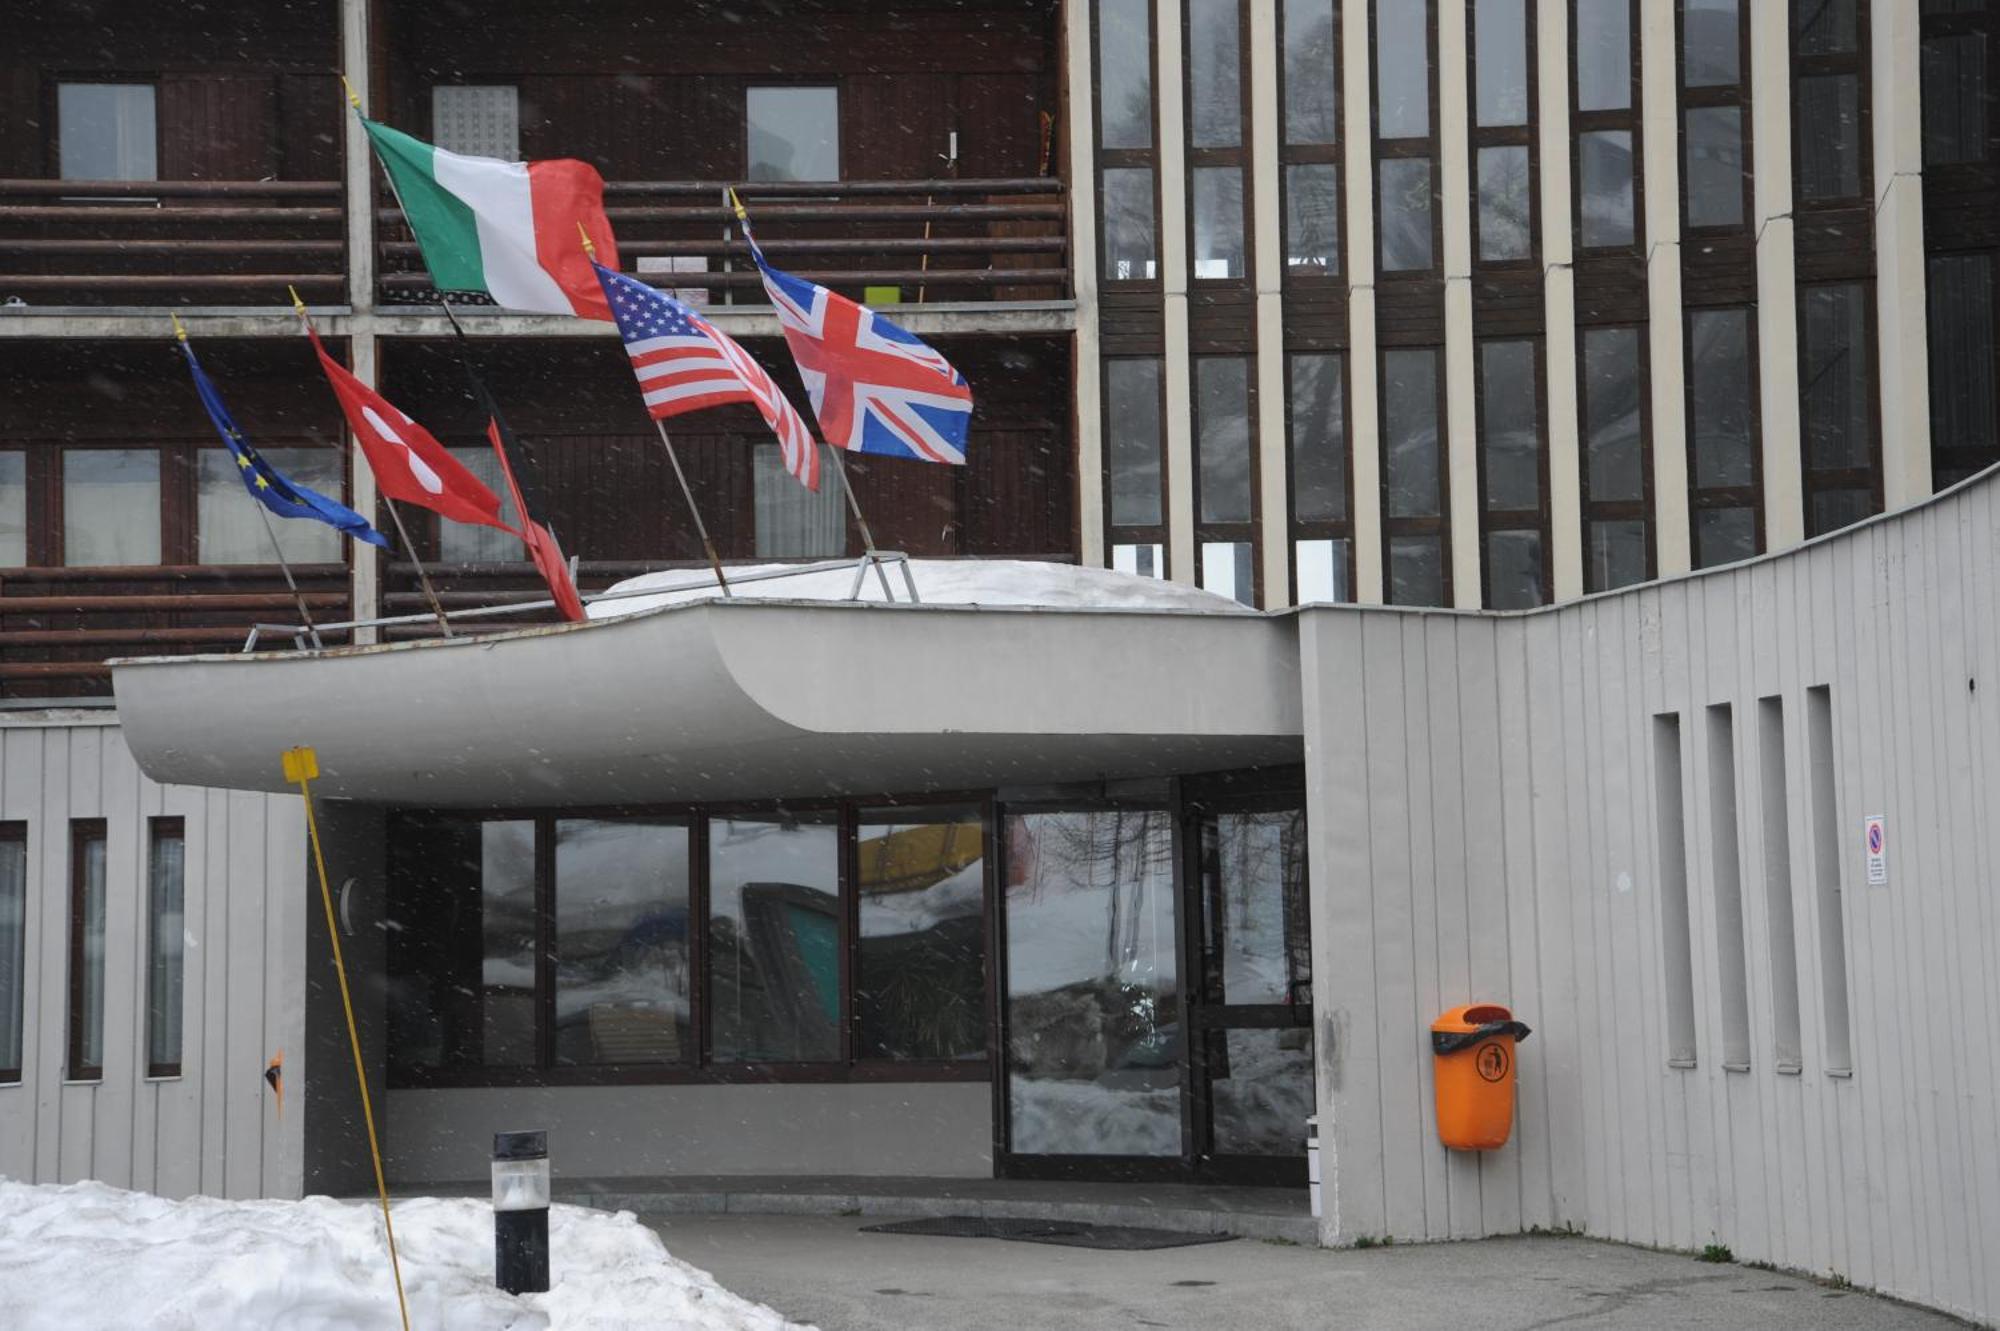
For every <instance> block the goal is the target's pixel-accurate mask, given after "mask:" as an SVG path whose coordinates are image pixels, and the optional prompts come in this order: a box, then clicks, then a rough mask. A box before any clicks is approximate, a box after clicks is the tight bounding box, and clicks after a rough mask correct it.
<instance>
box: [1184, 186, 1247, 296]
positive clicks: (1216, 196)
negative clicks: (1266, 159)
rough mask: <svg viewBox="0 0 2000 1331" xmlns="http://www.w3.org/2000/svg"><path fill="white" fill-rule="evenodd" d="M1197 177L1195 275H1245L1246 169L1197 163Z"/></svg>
mask: <svg viewBox="0 0 2000 1331" xmlns="http://www.w3.org/2000/svg"><path fill="white" fill-rule="evenodd" d="M1191 174H1192V175H1193V177H1194V188H1193V195H1194V275H1195V276H1196V277H1198V278H1228V277H1242V276H1243V275H1244V266H1243V172H1242V170H1241V169H1240V168H1238V167H1233V166H1198V167H1196V168H1195V169H1194V171H1193V172H1192V173H1191Z"/></svg>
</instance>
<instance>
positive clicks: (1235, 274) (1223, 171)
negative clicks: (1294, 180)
mask: <svg viewBox="0 0 2000 1331" xmlns="http://www.w3.org/2000/svg"><path fill="white" fill-rule="evenodd" d="M1186 35H1187V53H1188V58H1187V66H1186V67H1187V88H1186V95H1187V108H1188V109H1187V117H1188V123H1187V135H1188V161H1189V165H1190V167H1191V170H1190V173H1189V176H1190V181H1189V186H1190V187H1189V199H1190V202H1191V205H1192V208H1193V213H1194V218H1193V239H1194V245H1193V249H1192V251H1191V253H1190V256H1189V257H1190V258H1191V259H1192V261H1193V263H1194V271H1193V274H1192V275H1193V277H1194V278H1195V279H1196V280H1197V281H1223V280H1237V281H1240V280H1242V279H1243V278H1245V277H1248V276H1249V267H1248V258H1247V253H1246V246H1245V243H1244V237H1245V234H1246V231H1247V222H1246V219H1245V214H1244V198H1243V195H1244V188H1243V186H1244V178H1245V177H1246V175H1247V174H1248V172H1249V163H1248V160H1247V158H1246V157H1245V155H1244V152H1243V121H1244V115H1243V85H1244V82H1245V80H1244V77H1243V75H1244V69H1243V42H1242V14H1241V11H1240V10H1239V8H1238V0H1189V3H1188V7H1187V34H1186Z"/></svg>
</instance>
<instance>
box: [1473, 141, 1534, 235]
mask: <svg viewBox="0 0 2000 1331" xmlns="http://www.w3.org/2000/svg"><path fill="white" fill-rule="evenodd" d="M1529 206H1530V204H1529V180H1528V150H1527V148H1526V147H1525V146H1516V147H1508V148H1481V149H1480V150H1479V257H1480V258H1481V259H1482V260H1484V261H1486V262H1488V263H1497V262H1503V261H1505V260H1508V259H1525V258H1528V257H1529V256H1530V255H1532V254H1533V253H1534V238H1533V237H1532V236H1531V235H1530V234H1529V230H1528V217H1529V212H1528V209H1529Z"/></svg>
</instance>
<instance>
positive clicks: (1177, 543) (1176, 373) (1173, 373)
mask: <svg viewBox="0 0 2000 1331" xmlns="http://www.w3.org/2000/svg"><path fill="white" fill-rule="evenodd" d="M1154 22H1155V23H1156V24H1158V26H1159V53H1160V64H1159V68H1158V69H1156V70H1154V71H1153V86H1154V88H1155V90H1156V92H1157V96H1158V101H1159V107H1160V289H1161V291H1162V292H1163V293H1164V297H1165V304H1166V347H1167V354H1166V360H1165V363H1164V364H1163V365H1162V366H1161V372H1162V374H1163V376H1164V379H1165V383H1166V394H1167V414H1166V420H1165V422H1164V423H1165V427H1166V430H1165V434H1166V449H1167V456H1166V466H1167V576H1168V577H1170V578H1172V579H1173V580H1174V581H1175V582H1186V583H1194V582H1197V581H1199V579H1198V578H1197V577H1196V570H1195V540H1194V366H1193V365H1192V364H1190V363H1189V351H1188V226H1187V192H1188V161H1187V98H1186V94H1185V91H1184V87H1183V83H1182V77H1181V56H1182V52H1181V0H1159V7H1158V10H1157V11H1156V17H1155V19H1154Z"/></svg>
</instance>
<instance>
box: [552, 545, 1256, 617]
mask: <svg viewBox="0 0 2000 1331" xmlns="http://www.w3.org/2000/svg"><path fill="white" fill-rule="evenodd" d="M786 567H787V565H784V564H751V565H742V566H738V567H734V568H729V569H726V570H724V571H725V572H726V573H728V574H729V575H730V577H731V579H732V582H731V586H730V590H731V591H732V592H734V593H735V595H736V596H737V597H738V598H741V599H749V598H757V599H764V600H780V601H844V600H846V599H847V594H848V592H849V591H850V590H851V589H852V588H853V586H854V565H853V564H851V563H848V564H842V565H840V566H839V567H837V568H828V567H826V566H824V565H819V566H813V567H811V568H810V569H808V570H806V571H801V572H799V573H797V574H795V575H793V576H791V577H779V578H768V579H764V580H761V581H758V582H745V583H742V584H740V585H738V584H737V583H735V582H734V579H735V578H736V577H738V576H741V575H743V574H749V573H761V572H769V571H775V570H780V569H783V568H786ZM882 571H883V572H884V573H886V574H888V576H889V585H890V586H891V587H893V588H894V589H895V592H896V599H897V600H898V601H902V600H905V599H906V598H907V596H908V593H907V592H906V591H905V590H904V583H903V575H902V571H901V570H900V569H898V568H897V567H896V566H895V565H893V564H890V565H884V566H883V570H882ZM910 575H911V576H912V577H913V578H915V579H916V583H917V595H919V596H921V597H922V598H923V600H924V603H925V604H926V605H991V606H1041V607H1059V608H1063V609H1081V610H1105V609H1113V610H1196V611H1203V612H1205V613H1208V614H1245V613H1249V611H1248V609H1247V607H1245V606H1243V605H1240V604H1238V603H1237V602H1236V601H1233V600H1231V599H1230V598H1229V597H1227V596H1219V595H1217V594H1216V593H1214V592H1207V591H1203V590H1202V589H1201V588H1199V587H1190V586H1187V585H1185V584H1183V583H1177V582H1168V581H1166V580H1165V579H1163V578H1146V577H1140V576H1138V575H1137V574H1133V573H1119V572H1116V571H1115V570H1112V569H1106V568H1082V567H1079V566H1078V565H1075V564H1049V563H1041V562H1037V561H1033V560H1026V559H912V560H911V561H910ZM611 590H612V591H614V592H637V591H651V590H658V591H659V593H660V594H659V595H658V596H630V597H626V598H623V599H619V600H611V601H600V602H598V603H597V604H595V605H592V606H591V607H590V617H591V618H592V619H609V618H612V617H613V616H616V615H630V614H635V613H637V612H639V611H641V610H653V609H657V608H658V607H660V606H664V605H679V604H685V603H687V602H690V601H707V600H715V599H719V598H720V597H721V595H722V592H721V590H720V589H719V588H718V587H717V586H716V585H715V575H714V574H712V573H710V572H709V571H708V570H706V569H685V568H682V569H669V570H667V571H665V572H662V573H646V574H642V575H640V576H639V577H636V578H627V579H626V580H625V581H623V582H621V583H618V584H617V585H616V586H614V587H612V588H611ZM861 599H862V600H864V601H875V602H880V601H881V600H882V599H883V596H882V584H881V583H880V582H879V581H878V580H877V579H876V577H875V575H874V574H873V573H872V572H871V573H870V574H869V575H868V577H867V578H866V579H865V580H864V581H863V583H862V587H861Z"/></svg>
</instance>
